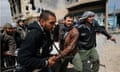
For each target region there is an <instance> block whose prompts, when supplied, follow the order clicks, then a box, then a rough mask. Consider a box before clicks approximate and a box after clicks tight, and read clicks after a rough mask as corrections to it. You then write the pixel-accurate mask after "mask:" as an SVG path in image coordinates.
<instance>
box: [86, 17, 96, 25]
mask: <svg viewBox="0 0 120 72" xmlns="http://www.w3.org/2000/svg"><path fill="white" fill-rule="evenodd" d="M93 20H94V16H88V18H87V22H88V23H90V24H92V23H93Z"/></svg>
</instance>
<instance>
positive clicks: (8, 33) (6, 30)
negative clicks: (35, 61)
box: [1, 23, 16, 68]
mask: <svg viewBox="0 0 120 72" xmlns="http://www.w3.org/2000/svg"><path fill="white" fill-rule="evenodd" d="M1 35H2V39H1V42H2V43H1V52H2V66H3V68H4V67H5V66H4V63H6V67H9V66H14V65H15V57H14V52H15V49H16V42H15V39H14V36H13V33H12V25H11V24H10V23H6V24H4V26H3V33H1Z"/></svg>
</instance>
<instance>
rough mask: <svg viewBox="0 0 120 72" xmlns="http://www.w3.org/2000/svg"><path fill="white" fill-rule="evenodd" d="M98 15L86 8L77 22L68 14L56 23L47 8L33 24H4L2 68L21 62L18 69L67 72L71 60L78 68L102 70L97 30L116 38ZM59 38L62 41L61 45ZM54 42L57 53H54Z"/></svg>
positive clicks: (76, 70) (22, 71)
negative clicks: (100, 23)
mask: <svg viewBox="0 0 120 72" xmlns="http://www.w3.org/2000/svg"><path fill="white" fill-rule="evenodd" d="M94 17H95V13H94V12H92V11H86V12H84V13H83V15H82V16H81V18H80V19H78V21H76V22H75V21H74V16H73V15H70V14H67V15H66V16H65V17H64V18H63V20H62V21H60V22H58V24H57V25H56V22H57V21H56V15H55V14H54V13H53V12H51V11H49V10H44V11H43V12H42V13H41V14H40V16H39V19H38V21H34V22H33V23H31V24H25V23H24V20H18V21H17V26H16V27H14V26H12V24H10V23H6V24H4V26H3V30H2V31H1V32H0V38H1V51H2V54H1V57H2V58H1V68H2V69H4V68H6V67H9V66H15V65H16V64H19V65H20V66H21V67H22V68H21V69H20V70H19V71H17V70H16V72H67V66H68V63H71V64H73V66H74V68H73V69H74V72H98V71H99V65H100V62H99V55H98V53H97V51H96V48H95V47H96V45H97V44H96V33H97V32H99V33H102V34H103V35H105V36H106V37H107V39H110V40H111V41H115V38H114V37H112V36H111V35H109V34H108V33H107V31H106V30H105V27H103V26H99V24H98V22H97V21H96V20H95V19H94ZM55 42H59V48H57V46H56V45H55ZM53 46H54V47H55V48H56V50H57V52H58V53H57V54H51V53H50V52H51V51H52V49H53ZM87 61H90V63H91V66H92V67H91V66H89V67H90V69H86V65H85V63H86V62H87ZM11 72H13V71H11Z"/></svg>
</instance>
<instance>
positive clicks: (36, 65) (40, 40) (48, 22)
mask: <svg viewBox="0 0 120 72" xmlns="http://www.w3.org/2000/svg"><path fill="white" fill-rule="evenodd" d="M55 23H56V16H55V14H54V13H53V12H51V11H48V10H44V11H43V12H42V13H41V14H40V17H39V20H38V21H35V22H33V23H32V24H30V25H29V27H28V28H29V32H28V34H27V36H26V37H25V40H24V41H23V43H22V45H21V47H20V50H19V52H18V60H19V62H20V64H21V65H22V66H23V68H25V72H33V71H38V72H50V67H51V66H52V65H53V64H54V63H55V61H54V58H55V56H52V57H50V51H51V46H52V40H51V32H52V30H53V28H54V26H55Z"/></svg>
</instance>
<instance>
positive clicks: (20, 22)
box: [16, 19, 28, 48]
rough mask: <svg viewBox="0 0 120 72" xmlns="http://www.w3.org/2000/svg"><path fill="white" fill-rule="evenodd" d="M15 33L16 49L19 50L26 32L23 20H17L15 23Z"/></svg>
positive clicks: (26, 28)
mask: <svg viewBox="0 0 120 72" xmlns="http://www.w3.org/2000/svg"><path fill="white" fill-rule="evenodd" d="M16 31H17V32H16V33H18V35H19V38H18V39H17V42H18V43H17V47H18V48H19V46H20V45H21V43H22V42H23V40H24V39H25V37H26V34H27V32H28V26H27V25H25V23H24V20H21V19H19V20H18V21H17V29H16Z"/></svg>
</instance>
